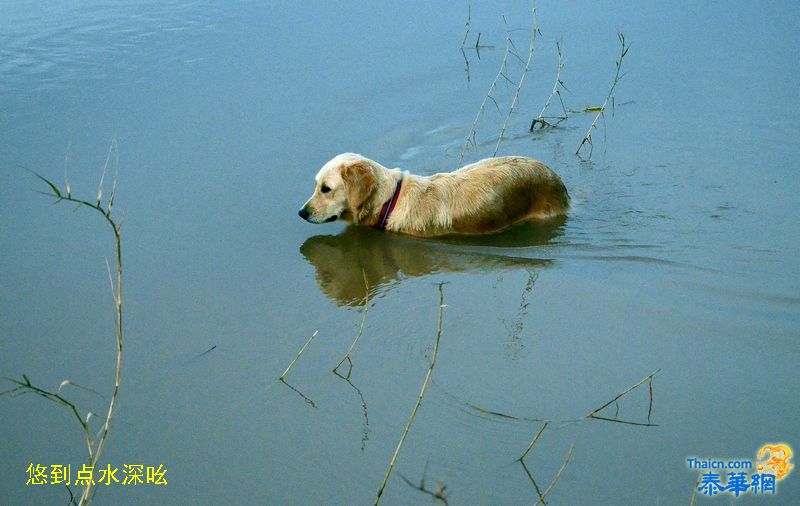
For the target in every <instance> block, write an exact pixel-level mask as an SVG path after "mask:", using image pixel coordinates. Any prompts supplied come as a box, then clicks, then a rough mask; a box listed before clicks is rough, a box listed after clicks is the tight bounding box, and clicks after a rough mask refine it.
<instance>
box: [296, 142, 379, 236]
mask: <svg viewBox="0 0 800 506" xmlns="http://www.w3.org/2000/svg"><path fill="white" fill-rule="evenodd" d="M315 179H316V188H315V189H314V194H313V195H311V198H310V199H308V201H307V202H306V203H305V205H304V206H303V207H302V208H301V209H300V212H299V213H298V214H299V215H300V217H301V218H303V219H304V220H306V221H309V222H311V223H327V222H329V221H335V220H338V219H342V220H345V221H349V222H353V221H358V220H359V219H361V217H362V215H363V214H364V204H365V203H366V202H367V200H368V199H369V197H370V195H371V194H372V192H373V190H374V189H375V183H376V181H377V179H376V176H375V169H374V168H373V167H372V162H371V161H370V160H368V159H366V158H364V157H363V156H361V155H356V154H353V153H343V154H341V155H338V156H336V157H335V158H333V159H332V160H331V161H329V162H328V163H326V164H325V165H323V166H322V168H321V169H320V171H319V173H317V177H316V178H315Z"/></svg>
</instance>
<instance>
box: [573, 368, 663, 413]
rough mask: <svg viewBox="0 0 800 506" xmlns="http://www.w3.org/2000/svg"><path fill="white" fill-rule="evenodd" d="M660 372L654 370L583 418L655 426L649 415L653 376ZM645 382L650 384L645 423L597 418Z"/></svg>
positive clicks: (651, 403) (651, 401) (651, 409)
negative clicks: (600, 413) (601, 412)
mask: <svg viewBox="0 0 800 506" xmlns="http://www.w3.org/2000/svg"><path fill="white" fill-rule="evenodd" d="M660 370H661V369H656V370H655V371H653V372H652V373H650V374H648V375H647V376H645V377H644V378H643V379H642V380H641V381H640V382H638V383H636V384H635V385H633V386H631V387H628V388H627V389H626V390H625V391H623V392H621V393H620V394H618V395H617V396H616V397H614V398H613V399H611V400H610V401H608V402H607V403H605V404H603V405H602V406H600V407H599V408H597V409H595V410H594V411H592V412H590V413H589V414H588V415H586V416H585V417H584V418H594V419H596V420H605V421H608V422H617V423H625V424H629V425H643V426H647V427H650V426H654V425H655V424H652V423H650V415H651V414H652V412H653V376H655V375H656V374H658V372H659V371H660ZM645 382H649V384H650V405H649V406H648V409H647V423H638V422H628V421H625V420H619V419H618V418H616V417H615V418H606V417H603V416H599V415H598V413H599V412H600V411H603V410H604V409H605V408H607V407H608V406H610V405H611V404H614V403H616V402H617V401H619V400H620V399H621V398H622V397H625V396H626V395H628V394H629V393H631V392H632V391H633V390H635V389H636V388H638V387H640V386H641V385H643V384H644V383H645ZM617 409H619V407H618V408H617Z"/></svg>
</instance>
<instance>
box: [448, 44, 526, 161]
mask: <svg viewBox="0 0 800 506" xmlns="http://www.w3.org/2000/svg"><path fill="white" fill-rule="evenodd" d="M478 39H479V40H480V36H479V37H478ZM512 46H513V42H512V41H511V32H509V31H506V49H505V51H504V52H503V61H501V62H500V68H499V69H498V71H497V75H495V76H494V79H493V80H492V84H491V85H490V86H489V91H487V92H486V96H485V97H483V101H481V106H480V107H479V108H478V114H476V115H475V120H473V122H472V125H470V127H469V132H468V133H467V139H466V140H465V141H464V147H462V148H461V154H460V155H459V157H458V163H461V162H463V161H464V155H465V154H466V152H467V149H468V148H469V146H470V144H471V145H472V147H473V148H477V146H478V142H477V141H476V140H475V135H476V132H477V130H478V121H480V119H481V116H482V115H483V111H484V109H485V108H486V103H487V102H488V101H489V100H491V101H492V102H494V105H495V107H497V110H498V112H499V111H500V106H499V105H497V100H495V98H494V96H493V95H492V94H493V93H494V89H495V87H496V86H497V82H498V81H499V80H500V77H505V78H506V79H508V77H506V76H505V74H504V72H505V70H506V65H507V64H508V55H509V54H511V47H512Z"/></svg>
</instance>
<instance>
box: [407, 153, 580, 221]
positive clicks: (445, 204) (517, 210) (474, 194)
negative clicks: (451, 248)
mask: <svg viewBox="0 0 800 506" xmlns="http://www.w3.org/2000/svg"><path fill="white" fill-rule="evenodd" d="M414 179H417V178H414ZM412 181H413V180H412ZM412 184H413V183H412ZM414 186H416V188H410V190H411V191H409V197H411V199H410V200H411V201H412V202H416V204H417V207H416V210H414V211H412V212H411V213H409V214H408V216H407V217H408V220H407V223H406V224H407V225H412V226H413V228H417V229H421V230H420V231H422V230H424V231H425V233H424V235H438V234H440V233H442V232H441V230H442V229H445V230H448V231H449V232H452V233H460V234H485V233H491V232H496V231H499V230H502V229H504V228H507V227H509V226H512V225H515V224H517V223H520V222H522V221H526V220H529V219H545V218H549V217H554V216H558V215H561V214H564V212H565V211H566V210H567V209H568V208H569V195H568V193H567V189H566V188H565V187H564V183H562V182H561V179H560V178H559V177H558V176H557V175H556V174H555V173H554V172H553V171H552V170H550V169H549V168H548V167H547V166H546V165H544V164H543V163H541V162H538V161H536V160H531V159H530V158H525V157H519V156H508V157H500V158H488V159H486V160H481V161H479V162H477V163H474V164H472V165H468V166H466V167H463V168H461V169H459V170H457V171H455V172H450V173H442V174H436V175H433V176H430V177H428V178H418V181H417V185H414ZM412 194H413V196H412ZM403 221H406V220H403Z"/></svg>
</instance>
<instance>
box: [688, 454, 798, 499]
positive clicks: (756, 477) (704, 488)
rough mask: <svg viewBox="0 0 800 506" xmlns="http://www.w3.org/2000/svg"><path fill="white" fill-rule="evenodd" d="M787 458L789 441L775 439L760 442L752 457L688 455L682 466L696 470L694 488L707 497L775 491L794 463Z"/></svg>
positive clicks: (769, 493) (771, 492)
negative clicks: (749, 458)
mask: <svg viewBox="0 0 800 506" xmlns="http://www.w3.org/2000/svg"><path fill="white" fill-rule="evenodd" d="M791 459H792V449H791V448H790V447H789V445H787V444H784V443H777V444H766V445H764V446H762V447H761V449H760V450H758V452H757V453H756V458H755V460H747V459H707V458H702V459H701V458H697V457H688V458H687V459H686V466H687V467H688V468H689V470H691V471H699V472H700V476H699V477H698V479H697V484H696V486H697V492H700V493H702V494H703V495H706V496H709V497H713V496H719V495H728V494H730V495H733V496H735V497H739V496H740V495H744V494H753V495H764V494H766V495H775V494H777V493H778V484H779V482H780V481H781V480H784V479H786V477H787V476H789V473H790V472H791V471H792V468H793V467H794V464H792V463H791V462H790V460H791Z"/></svg>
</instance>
